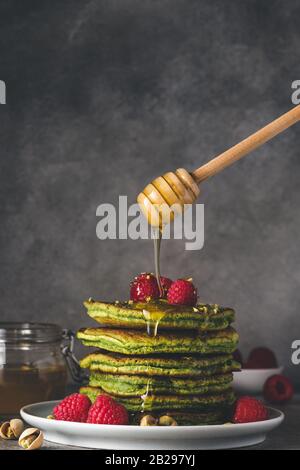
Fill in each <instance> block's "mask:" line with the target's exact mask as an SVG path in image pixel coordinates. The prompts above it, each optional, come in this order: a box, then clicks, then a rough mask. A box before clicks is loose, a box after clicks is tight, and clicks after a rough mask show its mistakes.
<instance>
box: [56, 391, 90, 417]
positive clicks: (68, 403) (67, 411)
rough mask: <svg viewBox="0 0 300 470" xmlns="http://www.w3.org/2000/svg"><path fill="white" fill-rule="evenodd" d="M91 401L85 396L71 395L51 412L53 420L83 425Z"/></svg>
mask: <svg viewBox="0 0 300 470" xmlns="http://www.w3.org/2000/svg"><path fill="white" fill-rule="evenodd" d="M90 406H91V401H90V399H89V398H88V397H87V396H86V395H81V394H80V393H73V394H72V395H69V396H68V397H66V398H64V399H63V400H62V401H61V402H60V403H59V404H58V405H57V406H56V407H55V408H54V410H53V415H54V417H55V419H58V420H60V421H74V422H79V423H85V422H86V419H87V416H88V412H89V409H90Z"/></svg>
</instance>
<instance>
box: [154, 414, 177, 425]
mask: <svg viewBox="0 0 300 470" xmlns="http://www.w3.org/2000/svg"><path fill="white" fill-rule="evenodd" d="M158 425H159V426H177V421H175V419H174V418H172V416H168V415H164V416H161V417H160V418H159V420H158Z"/></svg>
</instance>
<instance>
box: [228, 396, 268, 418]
mask: <svg viewBox="0 0 300 470" xmlns="http://www.w3.org/2000/svg"><path fill="white" fill-rule="evenodd" d="M266 419H268V410H267V408H266V407H265V405H264V404H263V403H262V402H261V401H260V400H256V398H253V397H247V396H245V397H241V398H239V399H238V400H237V402H236V405H235V412H234V416H233V422H234V423H235V424H241V423H254V422H256V421H265V420H266Z"/></svg>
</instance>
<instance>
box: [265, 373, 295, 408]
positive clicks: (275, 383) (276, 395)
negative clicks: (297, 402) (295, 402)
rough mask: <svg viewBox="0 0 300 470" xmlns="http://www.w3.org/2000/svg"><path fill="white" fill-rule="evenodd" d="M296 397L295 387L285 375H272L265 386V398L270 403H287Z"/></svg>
mask: <svg viewBox="0 0 300 470" xmlns="http://www.w3.org/2000/svg"><path fill="white" fill-rule="evenodd" d="M293 396H294V386H293V384H292V382H291V381H290V380H289V379H288V378H287V377H285V376H284V375H279V374H278V375H272V377H269V378H268V380H267V381H266V383H265V386H264V398H265V399H266V400H267V401H269V402H270V403H281V404H282V403H287V402H288V401H290V400H291V399H292V398H293Z"/></svg>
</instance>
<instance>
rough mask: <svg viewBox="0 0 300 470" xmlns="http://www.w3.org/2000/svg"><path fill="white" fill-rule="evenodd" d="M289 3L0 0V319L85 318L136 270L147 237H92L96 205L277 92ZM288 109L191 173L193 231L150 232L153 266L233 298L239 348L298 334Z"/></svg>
mask: <svg viewBox="0 0 300 470" xmlns="http://www.w3.org/2000/svg"><path fill="white" fill-rule="evenodd" d="M299 15H300V5H299V2H298V1H297V0H294V1H283V0H282V1H280V0H278V1H276V0H268V1H267V0H264V1H262V0H245V1H243V2H241V1H238V0H230V1H226V2H224V1H223V0H212V1H203V0H202V1H200V0H190V1H184V0H159V1H156V0H152V1H150V0H143V1H142V2H141V1H138V0H90V1H88V0H85V1H82V0H77V1H76V0H75V1H71V0H65V1H64V2H61V1H59V0H51V1H50V0H49V1H46V0H45V1H43V2H40V1H31V0H27V1H26V2H17V1H13V0H2V1H1V4H0V26H1V27H0V41H1V42H0V44H1V45H0V79H1V80H5V81H6V85H7V104H6V105H1V106H0V119H1V120H0V123H1V125H0V148H1V160H0V194H1V207H0V217H1V218H0V224H1V232H0V256H1V258H0V262H1V284H0V306H1V319H3V320H9V319H11V320H40V321H53V322H59V323H61V324H62V325H64V326H69V327H73V328H77V327H79V325H81V326H83V325H85V324H90V323H91V322H89V321H88V320H87V319H86V317H85V315H84V309H83V308H82V300H83V299H85V298H86V297H89V296H93V297H100V298H102V299H115V298H117V299H121V298H124V297H126V296H127V295H128V283H129V279H130V278H132V276H134V275H135V274H136V273H138V272H140V271H145V270H153V256H152V250H153V247H152V243H151V242H150V241H136V242H134V241H124V240H123V241H104V242H100V241H99V240H98V239H97V238H96V234H95V227H96V222H97V219H96V215H95V211H96V207H97V206H98V205H99V204H100V203H102V202H116V201H117V200H118V196H119V194H127V195H128V199H129V202H134V200H135V197H136V195H137V193H138V192H139V191H140V190H141V189H142V187H143V186H144V184H145V183H146V182H148V181H149V180H151V178H153V177H155V176H157V175H159V174H161V173H163V172H165V171H166V170H172V169H174V168H177V167H178V166H184V167H186V168H188V169H194V168H195V167H197V166H199V165H200V164H201V163H204V162H205V161H207V160H208V159H209V158H210V157H212V156H213V155H215V154H216V153H218V152H220V151H222V150H225V149H226V148H228V147H229V146H231V145H233V144H234V143H236V142H237V141H239V140H240V139H242V138H243V137H245V136H247V135H248V134H249V133H251V132H253V131H254V130H256V129H257V128H258V127H260V126H262V125H263V124H265V123H267V122H268V121H269V120H271V119H272V118H275V117H276V116H277V115H279V114H281V113H282V112H284V111H286V110H287V109H289V108H290V107H291V99H290V96H291V83H292V81H293V80H296V79H300V70H299V63H300V61H299V55H300V49H299V44H300V41H299V40H300V32H299ZM299 143H300V126H296V127H294V128H293V129H291V130H289V131H287V132H286V133H285V134H283V135H282V136H280V137H278V138H277V139H276V140H274V141H273V142H271V143H269V144H267V145H266V146H264V147H263V148H262V149H260V150H259V151H257V152H255V154H253V155H252V156H249V157H248V158H247V159H245V160H244V161H242V162H240V163H238V164H237V165H235V166H234V167H232V168H230V169H227V170H226V171H225V172H223V173H222V174H220V175H218V176H216V177H215V178H214V179H213V180H211V181H210V182H209V183H207V184H205V185H203V188H202V202H204V203H205V223H206V226H205V238H206V239H205V247H204V249H203V250H202V251H199V252H189V251H184V249H183V248H184V245H183V242H181V241H176V242H175V241H173V242H169V243H165V244H164V246H163V250H162V267H163V272H164V274H166V275H168V276H171V277H175V278H176V277H177V276H185V275H189V276H192V277H193V278H194V279H195V281H196V283H197V285H198V287H199V293H200V296H201V299H203V300H204V301H211V302H216V303H223V304H226V305H230V306H233V307H235V309H236V311H237V314H238V322H237V323H238V328H239V331H240V333H241V345H242V349H243V350H244V351H245V352H247V351H248V350H249V349H250V348H251V347H254V346H258V345H266V346H270V347H272V348H274V349H275V351H276V352H277V354H278V356H279V358H280V361H281V362H284V363H286V364H287V366H288V367H289V369H290V373H291V374H293V375H294V377H295V378H297V377H299V375H300V374H299V372H300V366H299V367H298V368H297V367H295V366H291V361H290V356H291V343H292V340H294V339H297V338H298V339H300V317H299V304H300V269H299V266H300V255H299V231H300V218H299V207H300V191H299V176H300V160H299Z"/></svg>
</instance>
